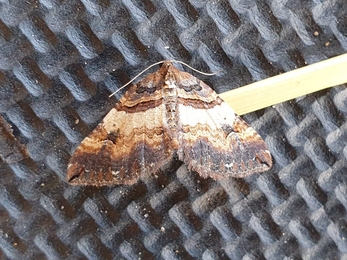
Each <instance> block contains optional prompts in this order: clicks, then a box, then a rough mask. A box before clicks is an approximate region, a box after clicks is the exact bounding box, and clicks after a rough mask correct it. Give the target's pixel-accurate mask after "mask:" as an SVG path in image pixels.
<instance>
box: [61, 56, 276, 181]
mask: <svg viewBox="0 0 347 260" xmlns="http://www.w3.org/2000/svg"><path fill="white" fill-rule="evenodd" d="M174 156H176V157H177V158H178V159H179V160H180V161H182V162H184V163H185V164H186V165H187V167H188V169H189V170H193V171H196V172H197V173H198V174H199V175H200V176H201V177H203V178H207V177H212V178H214V179H220V178H229V177H237V178H241V177H246V176H248V175H250V174H253V173H256V172H264V171H267V170H269V169H270V168H271V167H272V158H271V154H270V152H269V150H268V148H267V146H266V144H265V142H264V141H263V139H262V138H261V137H260V136H259V134H258V133H257V132H256V131H255V130H254V129H253V128H252V127H250V126H249V125H248V124H247V123H246V122H245V121H244V120H243V119H242V118H241V117H239V116H238V115H236V114H235V112H234V111H233V109H232V108H231V107H230V106H229V105H228V104H226V103H225V102H224V101H223V100H222V99H221V98H220V97H219V96H218V95H217V93H216V92H215V91H214V90H212V89H211V88H210V87H209V86H208V85H206V84H205V83H204V82H202V81H201V80H199V79H197V78H196V77H194V76H192V75H191V74H189V73H186V72H182V71H180V70H178V69H177V68H175V67H174V66H173V65H172V63H171V62H169V61H165V62H164V63H163V65H162V66H161V68H160V69H159V70H158V71H156V72H154V73H152V74H149V75H148V76H147V77H145V78H144V79H143V80H141V81H140V82H138V83H137V84H135V85H133V86H131V87H130V88H129V90H128V91H127V92H126V93H125V94H124V96H123V97H122V98H121V99H120V101H119V102H118V103H117V104H116V105H115V107H114V108H112V109H111V111H110V112H109V113H108V114H107V115H106V116H105V118H104V119H103V120H102V122H101V123H100V124H99V125H98V126H97V127H96V128H95V129H94V130H93V131H92V132H91V134H90V135H89V136H87V137H86V138H85V139H84V140H83V141H82V142H81V144H80V145H79V146H78V147H77V149H76V150H75V152H74V154H73V155H72V157H71V159H70V162H69V164H68V169H67V181H68V182H69V183H70V184H72V185H95V186H103V185H121V184H125V185H132V184H134V183H136V182H137V181H138V179H139V177H140V175H142V174H154V173H156V172H157V171H158V170H160V169H161V168H162V167H163V166H165V165H166V164H168V163H169V162H170V161H171V160H172V159H173V157H174Z"/></svg>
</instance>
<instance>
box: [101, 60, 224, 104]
mask: <svg viewBox="0 0 347 260" xmlns="http://www.w3.org/2000/svg"><path fill="white" fill-rule="evenodd" d="M164 62H176V63H180V64H182V65H184V66H186V67H188V68H190V69H191V70H193V71H195V72H198V73H200V74H202V75H206V76H213V75H216V74H217V73H219V71H217V72H214V73H206V72H202V71H200V70H197V69H194V68H193V67H191V66H189V65H188V64H187V63H184V62H183V61H179V60H162V61H158V62H156V63H153V64H152V65H150V66H148V67H147V68H146V69H144V70H143V71H141V72H140V73H139V74H137V75H136V76H135V77H133V78H132V79H131V80H130V81H129V82H127V83H125V84H124V85H123V86H121V87H120V88H119V89H117V90H116V91H115V92H113V93H112V94H111V95H109V96H108V97H112V96H113V95H115V94H116V93H118V92H119V91H121V90H122V89H123V88H125V87H126V86H128V85H129V84H130V83H131V82H133V81H134V80H135V79H137V78H138V77H139V76H141V74H143V73H144V72H145V71H147V70H149V69H150V68H152V67H154V66H157V65H159V64H162V63H164Z"/></svg>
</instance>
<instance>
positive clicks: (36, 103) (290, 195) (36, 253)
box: [0, 0, 347, 260]
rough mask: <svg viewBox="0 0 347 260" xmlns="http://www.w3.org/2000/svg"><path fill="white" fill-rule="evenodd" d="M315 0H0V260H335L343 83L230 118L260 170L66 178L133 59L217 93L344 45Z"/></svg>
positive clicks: (336, 22) (338, 19)
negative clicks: (253, 134) (237, 174)
mask: <svg viewBox="0 0 347 260" xmlns="http://www.w3.org/2000/svg"><path fill="white" fill-rule="evenodd" d="M346 13H347V4H346V1H344V0H326V1H317V0H311V1H292V0H288V1H282V0H268V1H253V0H252V1H250V0H246V1H234V0H229V1H227V0H225V1H223V0H222V1H209V0H206V1H198V0H190V1H179V0H174V1H169V0H164V1H156V0H153V1H150V0H146V1H138V0H122V1H116V0H115V1H95V0H81V1H54V0H52V1H47V0H40V1H33V0H29V1H27V0H26V1H24V0H20V1H0V113H1V114H0V115H1V117H0V130H1V131H0V155H1V158H2V159H1V160H0V173H1V182H0V258H1V259H205V260H207V259H209V260H210V259H347V213H346V210H347V174H346V173H347V164H346V158H347V146H346V141H347V121H346V118H347V101H346V98H347V90H346V87H345V86H337V87H335V88H332V89H330V90H326V91H321V92H319V93H315V94H312V95H308V96H305V97H302V98H298V99H296V100H293V101H291V102H286V103H282V104H279V105H276V106H274V107H269V108H266V109H264V110H262V111H258V112H256V113H251V114H248V115H245V116H244V119H245V120H246V121H248V122H249V123H250V124H251V125H252V126H253V127H254V128H255V129H256V130H257V131H259V133H260V134H261V135H262V136H263V138H264V139H265V140H266V142H267V144H268V146H269V149H270V151H271V153H272V155H273V157H274V163H275V165H274V167H273V168H272V169H271V170H270V171H269V172H266V173H263V174H255V175H253V176H251V177H249V178H247V179H230V180H224V181H219V182H216V181H213V180H210V179H201V178H199V177H198V175H197V174H196V173H192V172H188V171H187V169H186V167H185V166H184V165H177V167H173V169H172V170H168V171H167V172H165V173H160V174H158V175H156V176H151V177H150V178H142V179H141V180H140V181H139V182H138V183H137V184H135V185H133V186H130V187H129V186H115V187H103V188H93V187H73V186H69V185H68V184H67V183H66V182H65V174H66V167H67V162H68V160H69V158H70V156H71V154H72V152H73V150H74V149H75V148H76V146H77V145H78V144H79V142H80V141H81V140H82V139H83V138H84V137H85V136H86V135H87V134H88V133H90V131H91V130H92V129H93V128H94V127H95V126H96V125H97V123H98V122H100V121H101V120H102V118H103V116H104V115H105V114H106V113H107V112H108V111H109V110H110V109H111V108H112V106H113V105H114V104H115V102H116V101H117V100H118V99H119V97H120V96H121V93H118V94H117V95H116V97H114V98H111V99H109V98H108V94H110V93H111V92H113V91H115V90H116V89H117V88H119V87H120V86H121V85H123V84H124V83H126V82H127V81H128V80H129V79H130V78H132V77H133V76H134V75H136V74H137V73H138V72H139V71H141V70H143V69H144V68H146V67H147V66H148V65H150V64H152V63H154V62H156V61H159V60H163V59H171V58H174V59H178V60H182V61H185V62H186V63H188V64H190V65H192V66H193V67H195V68H197V69H200V70H202V71H221V73H219V74H218V75H216V76H213V77H205V76H200V75H197V77H199V78H200V79H202V80H204V81H205V82H206V83H208V84H209V85H210V86H211V87H213V88H214V89H215V90H216V91H217V92H223V91H226V90H228V89H232V88H237V87H240V86H243V85H245V84H248V83H251V82H253V81H257V80H261V79H264V78H268V77H271V76H273V75H277V74H279V73H282V72H285V71H290V70H292V69H295V68H297V67H302V66H305V65H306V64H311V63H314V62H317V61H322V60H325V59H327V58H329V57H332V56H336V55H339V54H342V53H344V52H346V50H347V30H346V28H347V19H346Z"/></svg>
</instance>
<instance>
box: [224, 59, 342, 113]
mask: <svg viewBox="0 0 347 260" xmlns="http://www.w3.org/2000/svg"><path fill="white" fill-rule="evenodd" d="M346 82H347V54H343V55H340V56H337V57H334V58H331V59H328V60H325V61H321V62H318V63H314V64H312V65H308V66H306V67H303V68H300V69H295V70H293V71H290V72H286V73H283V74H281V75H278V76H274V77H271V78H268V79H265V80H261V81H258V82H254V83H252V84H249V85H246V86H244V87H240V88H237V89H234V90H230V91H227V92H224V93H222V94H220V97H221V98H222V99H223V100H224V101H226V102H227V103H228V104H229V105H230V106H231V107H232V108H233V109H234V110H235V112H236V113H237V114H239V115H243V114H247V113H250V112H253V111H256V110H259V109H261V108H264V107H268V106H272V105H275V104H278V103H281V102H284V101H287V100H290V99H293V98H296V97H299V96H302V95H307V94H309V93H312V92H316V91H319V90H322V89H325V88H329V87H333V86H336V85H340V84H343V83H346Z"/></svg>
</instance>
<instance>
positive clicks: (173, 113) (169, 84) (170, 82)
mask: <svg viewBox="0 0 347 260" xmlns="http://www.w3.org/2000/svg"><path fill="white" fill-rule="evenodd" d="M162 92H163V105H164V107H165V110H164V116H165V118H166V120H167V125H168V127H169V129H170V130H171V131H174V132H175V129H177V126H178V118H179V116H178V102H177V98H178V92H177V83H176V80H175V77H174V74H173V73H172V72H171V71H170V70H169V71H168V72H167V75H166V77H165V81H164V85H163V88H162ZM173 135H175V134H174V133H173Z"/></svg>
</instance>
